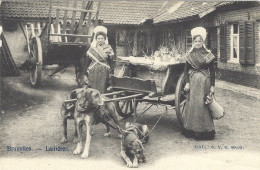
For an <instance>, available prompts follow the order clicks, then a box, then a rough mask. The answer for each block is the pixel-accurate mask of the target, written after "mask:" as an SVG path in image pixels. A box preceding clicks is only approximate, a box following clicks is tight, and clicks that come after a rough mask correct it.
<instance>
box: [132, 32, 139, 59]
mask: <svg viewBox="0 0 260 170" xmlns="http://www.w3.org/2000/svg"><path fill="white" fill-rule="evenodd" d="M138 31H139V30H135V35H134V47H133V55H134V56H135V57H136V56H137V48H138V46H137V45H138V44H137V41H138V40H137V34H138Z"/></svg>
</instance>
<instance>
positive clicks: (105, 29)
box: [91, 26, 108, 47]
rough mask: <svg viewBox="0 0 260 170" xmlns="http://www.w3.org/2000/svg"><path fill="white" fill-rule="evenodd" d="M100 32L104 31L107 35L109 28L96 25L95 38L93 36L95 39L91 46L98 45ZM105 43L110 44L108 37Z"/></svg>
mask: <svg viewBox="0 0 260 170" xmlns="http://www.w3.org/2000/svg"><path fill="white" fill-rule="evenodd" d="M98 32H103V33H105V34H106V35H107V28H106V27H104V26H96V27H95V28H94V38H93V41H92V43H91V47H96V45H97V40H96V34H97V33H98ZM105 44H108V38H106V40H105Z"/></svg>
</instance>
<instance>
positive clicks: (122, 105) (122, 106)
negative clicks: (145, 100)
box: [115, 100, 138, 118]
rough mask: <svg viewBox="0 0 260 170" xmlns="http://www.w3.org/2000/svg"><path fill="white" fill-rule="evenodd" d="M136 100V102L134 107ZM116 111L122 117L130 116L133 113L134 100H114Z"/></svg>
mask: <svg viewBox="0 0 260 170" xmlns="http://www.w3.org/2000/svg"><path fill="white" fill-rule="evenodd" d="M137 105H138V102H136V107H137ZM115 106H116V111H117V112H118V114H119V115H120V116H122V117H124V118H127V117H129V116H131V115H132V114H133V113H134V101H133V100H127V101H116V102H115Z"/></svg>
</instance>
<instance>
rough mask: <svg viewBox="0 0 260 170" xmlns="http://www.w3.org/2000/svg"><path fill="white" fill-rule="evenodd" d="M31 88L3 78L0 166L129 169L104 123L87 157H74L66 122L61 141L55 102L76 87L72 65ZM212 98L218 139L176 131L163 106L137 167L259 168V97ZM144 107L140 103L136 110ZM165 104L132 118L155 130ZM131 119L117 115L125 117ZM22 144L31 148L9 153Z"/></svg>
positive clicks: (219, 91)
mask: <svg viewBox="0 0 260 170" xmlns="http://www.w3.org/2000/svg"><path fill="white" fill-rule="evenodd" d="M49 72H50V70H45V71H44V77H43V79H42V85H41V86H40V87H39V88H38V89H33V88H32V87H31V86H30V84H29V78H28V73H26V72H24V71H22V76H20V77H8V78H2V82H1V113H0V114H1V117H0V118H1V120H0V146H1V148H0V165H1V166H0V169H17V168H19V169H36V168H37V169H72V168H73V169H75V168H77V169H83V168H84V169H128V168H127V167H126V166H125V163H124V161H123V159H122V158H121V157H120V155H119V152H120V139H119V137H118V136H117V133H116V131H114V130H112V134H111V137H109V138H105V137H103V134H104V133H105V126H104V125H103V124H99V125H96V126H94V132H95V134H94V136H93V137H92V141H91V147H90V154H89V158H87V159H84V160H83V159H81V158H80V156H79V155H73V150H74V149H75V148H76V144H74V143H72V139H73V131H74V124H73V121H72V120H69V121H68V142H67V143H66V144H61V143H60V140H61V136H62V126H61V116H60V112H59V111H60V106H61V103H62V101H63V100H64V98H65V96H66V95H67V94H68V93H69V92H70V91H71V90H73V89H74V88H76V87H77V86H76V81H75V76H74V73H73V71H72V69H69V70H68V71H66V72H65V73H62V74H61V73H59V74H57V75H56V76H55V77H53V78H49V77H47V74H48V73H49ZM216 97H217V100H218V101H219V103H220V104H221V105H222V106H223V107H224V108H225V110H226V115H225V117H224V118H223V119H221V120H218V121H215V128H216V138H215V139H214V140H211V141H197V140H194V139H188V138H185V137H184V136H182V135H181V132H180V128H179V126H178V122H177V118H176V114H175V110H173V109H172V108H171V107H168V112H167V113H165V114H164V116H163V117H162V119H161V121H160V122H159V123H158V125H157V126H156V128H155V129H154V130H153V131H152V132H151V134H150V141H149V142H148V144H146V145H145V156H146V159H147V163H145V164H140V165H139V169H258V168H259V167H260V142H259V141H260V133H259V128H260V114H259V113H260V99H259V98H257V97H252V96H247V95H244V94H242V93H238V92H234V91H232V90H229V89H223V88H220V87H217V88H216ZM144 107H145V104H140V105H138V108H137V111H138V112H139V113H140V112H142V110H143V109H144ZM163 112H165V107H162V106H158V108H157V107H153V108H152V109H150V110H149V112H147V113H145V114H144V115H142V116H140V117H139V118H138V120H137V122H140V123H143V124H147V125H148V126H149V127H150V128H152V127H153V125H154V123H155V122H156V120H157V119H158V118H159V116H160V114H161V113H163ZM131 120H132V118H128V119H123V120H122V121H123V122H126V121H131ZM8 146H12V147H15V146H16V147H17V146H26V147H31V148H32V151H7V147H8ZM52 146H60V147H67V148H68V151H46V150H45V149H46V147H52Z"/></svg>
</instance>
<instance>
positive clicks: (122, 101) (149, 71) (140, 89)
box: [104, 57, 186, 127]
mask: <svg viewBox="0 0 260 170" xmlns="http://www.w3.org/2000/svg"><path fill="white" fill-rule="evenodd" d="M119 58H120V59H121V61H120V62H122V63H123V67H122V69H121V70H120V73H119V75H117V76H116V75H112V76H111V77H110V85H111V88H112V89H113V91H114V92H112V93H107V94H104V95H105V96H107V97H109V96H113V97H109V98H110V99H109V100H108V101H114V102H115V104H116V109H117V112H118V113H119V115H120V116H122V117H128V116H130V115H132V114H134V120H136V107H137V105H138V103H139V102H148V103H152V104H162V105H170V106H172V107H173V108H175V110H176V114H177V119H178V122H179V123H180V125H181V127H182V125H183V123H182V122H183V121H182V114H183V110H184V105H185V100H186V96H185V91H184V86H185V81H184V73H183V70H184V65H185V64H184V62H182V63H180V62H176V61H173V62H160V61H158V62H154V61H153V60H150V59H145V57H119Z"/></svg>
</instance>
